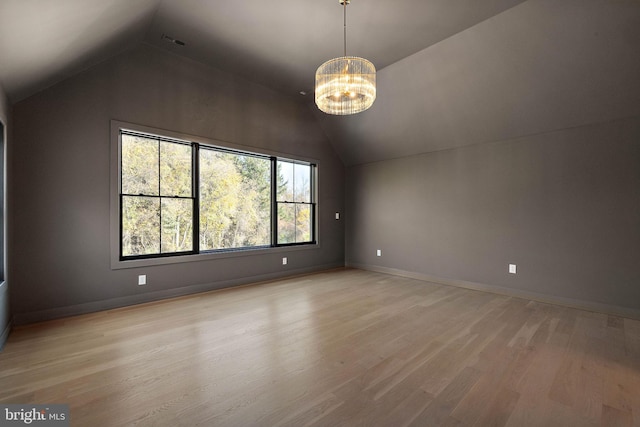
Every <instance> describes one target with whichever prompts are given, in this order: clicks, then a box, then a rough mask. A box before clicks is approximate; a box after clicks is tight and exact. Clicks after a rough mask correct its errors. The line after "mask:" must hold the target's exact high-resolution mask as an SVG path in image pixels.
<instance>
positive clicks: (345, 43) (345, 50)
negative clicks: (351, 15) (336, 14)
mask: <svg viewBox="0 0 640 427" xmlns="http://www.w3.org/2000/svg"><path fill="white" fill-rule="evenodd" d="M342 4H343V5H344V56H345V58H346V57H347V0H344V1H343V3H342Z"/></svg>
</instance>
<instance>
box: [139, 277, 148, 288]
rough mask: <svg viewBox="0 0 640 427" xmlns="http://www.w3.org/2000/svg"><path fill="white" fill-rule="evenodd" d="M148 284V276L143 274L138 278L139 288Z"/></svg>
mask: <svg viewBox="0 0 640 427" xmlns="http://www.w3.org/2000/svg"><path fill="white" fill-rule="evenodd" d="M146 284H147V275H146V274H141V275H139V276H138V286H142V285H146Z"/></svg>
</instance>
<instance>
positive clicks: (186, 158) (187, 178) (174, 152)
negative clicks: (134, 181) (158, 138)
mask: <svg viewBox="0 0 640 427" xmlns="http://www.w3.org/2000/svg"><path fill="white" fill-rule="evenodd" d="M191 151H192V148H191V146H189V145H184V144H177V143H173V142H166V141H162V142H161V143H160V195H162V196H181V197H191V182H192V179H191V164H192V162H191Z"/></svg>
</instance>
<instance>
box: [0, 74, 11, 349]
mask: <svg viewBox="0 0 640 427" xmlns="http://www.w3.org/2000/svg"><path fill="white" fill-rule="evenodd" d="M8 118H9V101H8V99H7V96H6V95H5V93H4V89H3V88H2V86H1V85H0V150H2V151H0V165H2V166H1V167H0V171H1V173H3V174H4V173H5V167H4V159H5V152H4V148H5V146H6V134H7V130H8V124H9V122H8ZM0 182H1V183H4V182H5V179H4V178H2V179H0ZM2 200H4V186H2V187H0V207H1V210H0V216H1V217H2V221H0V223H1V224H4V222H5V221H6V215H5V205H4V202H3V201H2ZM4 241H5V233H4V227H2V228H0V348H2V346H3V345H4V342H5V340H6V338H7V336H8V335H9V321H10V313H9V285H8V284H7V282H6V281H5V279H6V277H5V274H6V269H5V258H4V257H5V248H4Z"/></svg>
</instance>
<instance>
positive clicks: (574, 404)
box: [0, 269, 640, 427]
mask: <svg viewBox="0 0 640 427" xmlns="http://www.w3.org/2000/svg"><path fill="white" fill-rule="evenodd" d="M0 403H67V404H69V405H70V408H71V421H72V426H129V425H140V426H165V425H167V426H178V425H184V426H197V425H202V426H233V427H236V426H332V427H333V426H394V427H395V426H518V427H522V426H545V427H549V426H580V427H584V426H632V427H640V321H637V320H630V319H623V318H619V317H612V316H607V315H604V314H598V313H591V312H587V311H581V310H576V309H571V308H565V307H560V306H553V305H548V304H542V303H537V302H533V301H529V300H525V299H518V298H509V297H506V296H501V295H494V294H490V293H483V292H476V291H471V290H465V289H459V288H455V287H448V286H442V285H437V284H432V283H426V282H421V281H417V280H412V279H407V278H402V277H396V276H389V275H384V274H378V273H372V272H366V271H361V270H349V269H347V270H335V271H330V272H323V273H318V274H314V275H309V276H303V277H296V278H290V279H286V280H280V281H276V282H272V283H266V284H258V285H254V286H247V287H242V288H236V289H229V290H223V291H217V292H209V293H204V294H198V295H194V296H189V297H183V298H178V299H173V300H166V301H161V302H157V303H152V304H146V305H140V306H135V307H128V308H123V309H117V310H111V311H105V312H101V313H95V314H90V315H85V316H78V317H73V318H67V319H62V320H57V321H52V322H46V323H41V324H37V325H31V326H27V327H22V328H18V329H15V330H14V331H13V332H12V334H11V336H10V337H9V340H8V342H7V345H6V347H5V349H4V351H3V352H2V353H0Z"/></svg>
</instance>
